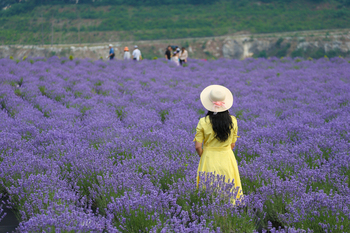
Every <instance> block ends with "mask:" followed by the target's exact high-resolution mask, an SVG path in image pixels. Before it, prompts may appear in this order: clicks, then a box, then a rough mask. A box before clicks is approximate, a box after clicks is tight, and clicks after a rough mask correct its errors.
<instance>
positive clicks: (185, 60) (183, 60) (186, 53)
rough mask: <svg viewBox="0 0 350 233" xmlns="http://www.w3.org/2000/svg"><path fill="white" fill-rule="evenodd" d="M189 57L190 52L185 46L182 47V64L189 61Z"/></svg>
mask: <svg viewBox="0 0 350 233" xmlns="http://www.w3.org/2000/svg"><path fill="white" fill-rule="evenodd" d="M187 58H188V52H187V50H186V49H185V47H182V48H181V52H180V65H182V63H187Z"/></svg>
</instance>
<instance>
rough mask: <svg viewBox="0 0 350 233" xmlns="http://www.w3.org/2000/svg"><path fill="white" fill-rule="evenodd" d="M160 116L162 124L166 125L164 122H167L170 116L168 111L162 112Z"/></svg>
mask: <svg viewBox="0 0 350 233" xmlns="http://www.w3.org/2000/svg"><path fill="white" fill-rule="evenodd" d="M159 115H160V120H161V121H162V123H164V121H165V120H166V116H167V115H169V112H168V110H162V111H160V113H159Z"/></svg>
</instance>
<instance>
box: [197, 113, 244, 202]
mask: <svg viewBox="0 0 350 233" xmlns="http://www.w3.org/2000/svg"><path fill="white" fill-rule="evenodd" d="M231 118H232V123H233V129H232V131H231V134H230V136H229V138H228V139H227V140H226V141H225V142H220V141H219V140H217V139H216V138H215V133H214V131H213V128H212V125H211V123H210V119H209V117H208V116H207V117H203V118H201V119H200V120H199V122H198V125H197V129H196V131H197V132H196V136H195V138H194V140H193V141H197V142H200V143H204V145H203V154H202V156H201V159H200V161H199V165H198V170H197V186H198V183H199V172H212V173H214V172H215V173H216V174H219V175H225V182H229V181H230V182H231V181H232V180H234V182H235V186H236V187H239V192H238V194H237V199H239V198H240V197H241V196H243V191H242V185H241V179H240V177H239V171H238V165H237V161H236V158H235V155H234V153H233V151H232V150H231V143H235V142H236V141H237V138H238V137H239V136H237V132H238V126H237V119H236V118H235V117H234V116H231Z"/></svg>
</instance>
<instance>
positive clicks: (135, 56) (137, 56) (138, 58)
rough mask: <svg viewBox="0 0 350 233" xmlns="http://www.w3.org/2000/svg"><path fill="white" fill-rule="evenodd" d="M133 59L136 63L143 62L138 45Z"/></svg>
mask: <svg viewBox="0 0 350 233" xmlns="http://www.w3.org/2000/svg"><path fill="white" fill-rule="evenodd" d="M132 57H133V60H134V61H140V60H142V56H141V51H140V50H139V49H138V47H137V45H135V49H134V51H133V52H132Z"/></svg>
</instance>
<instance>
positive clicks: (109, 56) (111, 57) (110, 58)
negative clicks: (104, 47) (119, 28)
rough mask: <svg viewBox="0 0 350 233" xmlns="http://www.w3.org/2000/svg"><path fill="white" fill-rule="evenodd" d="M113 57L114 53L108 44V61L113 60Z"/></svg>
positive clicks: (111, 46)
mask: <svg viewBox="0 0 350 233" xmlns="http://www.w3.org/2000/svg"><path fill="white" fill-rule="evenodd" d="M114 56H115V53H114V49H113V45H112V44H109V55H108V57H107V58H109V60H113V59H114Z"/></svg>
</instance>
